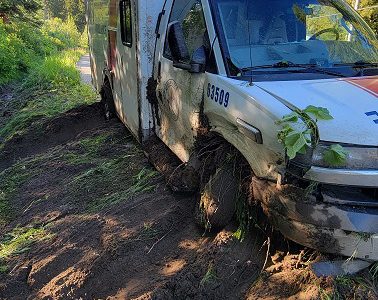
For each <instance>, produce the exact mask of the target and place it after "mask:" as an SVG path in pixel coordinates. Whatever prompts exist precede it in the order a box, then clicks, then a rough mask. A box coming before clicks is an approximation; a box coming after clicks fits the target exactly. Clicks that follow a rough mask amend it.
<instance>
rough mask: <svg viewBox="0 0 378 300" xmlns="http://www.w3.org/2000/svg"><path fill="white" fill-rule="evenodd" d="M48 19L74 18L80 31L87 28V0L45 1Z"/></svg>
mask: <svg viewBox="0 0 378 300" xmlns="http://www.w3.org/2000/svg"><path fill="white" fill-rule="evenodd" d="M44 1H45V2H44V5H45V7H46V15H47V17H48V18H55V17H57V18H60V19H62V20H67V19H68V18H69V17H71V18H73V20H74V21H75V24H76V26H77V27H78V29H79V30H80V31H83V30H84V27H85V0H44Z"/></svg>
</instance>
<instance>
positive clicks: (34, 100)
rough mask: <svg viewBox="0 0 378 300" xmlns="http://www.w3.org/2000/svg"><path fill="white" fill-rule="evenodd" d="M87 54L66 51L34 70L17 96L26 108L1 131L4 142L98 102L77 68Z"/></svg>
mask: <svg viewBox="0 0 378 300" xmlns="http://www.w3.org/2000/svg"><path fill="white" fill-rule="evenodd" d="M83 54H84V51H83V50H80V49H77V50H66V51H63V52H61V53H59V54H56V55H53V56H51V57H47V58H46V59H45V61H44V62H43V63H42V64H40V65H37V66H36V67H35V69H33V70H31V72H30V74H29V75H28V77H27V78H26V79H25V81H24V83H23V84H22V85H21V87H20V88H19V90H18V91H17V95H16V97H18V98H19V101H21V102H24V103H25V105H24V107H22V108H21V109H20V110H19V111H18V112H17V113H16V114H15V115H14V116H13V117H12V118H11V119H10V120H9V121H8V122H7V124H6V125H5V126H4V127H2V128H0V136H1V137H2V138H3V139H5V140H9V139H10V138H12V137H13V136H14V135H16V134H22V133H24V132H25V131H27V130H28V129H29V127H30V126H31V125H32V124H35V123H38V122H40V121H41V120H43V119H46V118H52V117H55V116H57V115H59V114H61V113H63V112H65V111H67V110H70V109H72V108H75V107H77V106H79V105H83V104H91V103H94V102H95V101H96V100H97V95H96V93H95V92H94V91H93V89H92V88H91V87H90V86H89V85H86V84H83V83H82V82H81V81H80V73H79V71H78V70H77V69H76V63H77V62H78V60H79V59H80V57H81V56H82V55H83ZM25 99H29V100H25Z"/></svg>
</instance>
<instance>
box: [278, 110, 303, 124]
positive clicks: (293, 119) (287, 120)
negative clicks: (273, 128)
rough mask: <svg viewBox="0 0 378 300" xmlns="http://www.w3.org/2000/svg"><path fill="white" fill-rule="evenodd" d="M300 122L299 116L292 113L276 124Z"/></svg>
mask: <svg viewBox="0 0 378 300" xmlns="http://www.w3.org/2000/svg"><path fill="white" fill-rule="evenodd" d="M298 120H299V116H298V114H297V113H296V112H292V113H291V114H288V115H285V116H283V117H282V119H281V120H278V121H277V122H276V124H283V123H297V122H298Z"/></svg>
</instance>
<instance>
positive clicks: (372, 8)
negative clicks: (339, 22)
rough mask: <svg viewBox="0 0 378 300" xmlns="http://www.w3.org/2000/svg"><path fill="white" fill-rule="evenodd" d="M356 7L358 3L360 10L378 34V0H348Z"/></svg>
mask: <svg viewBox="0 0 378 300" xmlns="http://www.w3.org/2000/svg"><path fill="white" fill-rule="evenodd" d="M348 2H349V4H350V5H352V6H353V7H355V5H356V4H358V12H359V13H360V14H361V16H362V17H363V18H364V19H365V20H366V22H368V23H369V25H370V26H371V28H373V30H374V31H375V32H376V33H377V34H378V7H377V5H378V1H377V0H348Z"/></svg>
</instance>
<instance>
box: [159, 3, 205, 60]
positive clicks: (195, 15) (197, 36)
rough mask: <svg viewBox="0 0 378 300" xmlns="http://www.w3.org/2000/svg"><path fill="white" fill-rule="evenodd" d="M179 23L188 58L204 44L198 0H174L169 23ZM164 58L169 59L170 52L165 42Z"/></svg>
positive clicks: (203, 18) (201, 11) (203, 27)
mask: <svg viewBox="0 0 378 300" xmlns="http://www.w3.org/2000/svg"><path fill="white" fill-rule="evenodd" d="M174 21H179V22H180V23H181V25H182V29H183V31H184V37H185V42H186V45H187V46H188V50H189V56H190V57H191V56H192V54H193V52H194V51H195V50H197V49H198V48H199V47H201V46H202V45H203V43H204V37H205V33H206V23H205V17H204V14H203V9H202V5H201V1H200V0H191V1H184V0H175V2H174V3H173V7H172V13H171V16H170V18H169V23H171V22H174ZM164 56H165V57H167V58H171V51H170V50H169V46H168V43H167V41H166V42H165V48H164Z"/></svg>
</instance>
